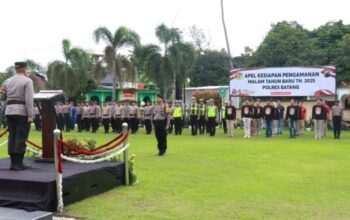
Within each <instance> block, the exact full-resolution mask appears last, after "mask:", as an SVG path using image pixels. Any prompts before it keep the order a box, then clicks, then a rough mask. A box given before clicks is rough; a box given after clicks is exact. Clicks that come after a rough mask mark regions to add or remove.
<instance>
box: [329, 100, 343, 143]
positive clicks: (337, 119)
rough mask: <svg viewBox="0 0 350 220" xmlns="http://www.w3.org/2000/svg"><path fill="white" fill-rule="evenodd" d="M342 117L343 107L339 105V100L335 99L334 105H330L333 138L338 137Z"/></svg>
mask: <svg viewBox="0 0 350 220" xmlns="http://www.w3.org/2000/svg"><path fill="white" fill-rule="evenodd" d="M342 118H343V108H342V107H341V106H340V105H339V101H336V102H335V104H334V106H333V107H332V121H333V133H334V139H340V131H341V121H342Z"/></svg>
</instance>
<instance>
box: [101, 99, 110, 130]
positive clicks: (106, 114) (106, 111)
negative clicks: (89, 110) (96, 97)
mask: <svg viewBox="0 0 350 220" xmlns="http://www.w3.org/2000/svg"><path fill="white" fill-rule="evenodd" d="M111 116H112V112H111V106H109V105H108V103H107V102H105V103H103V108H102V116H101V117H102V124H103V128H104V130H105V134H108V133H109V127H110V123H111Z"/></svg>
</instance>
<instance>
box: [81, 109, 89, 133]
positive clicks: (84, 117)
mask: <svg viewBox="0 0 350 220" xmlns="http://www.w3.org/2000/svg"><path fill="white" fill-rule="evenodd" d="M82 120H83V125H84V128H83V130H85V131H88V132H89V131H90V105H89V103H88V102H85V103H84V105H83V112H82Z"/></svg>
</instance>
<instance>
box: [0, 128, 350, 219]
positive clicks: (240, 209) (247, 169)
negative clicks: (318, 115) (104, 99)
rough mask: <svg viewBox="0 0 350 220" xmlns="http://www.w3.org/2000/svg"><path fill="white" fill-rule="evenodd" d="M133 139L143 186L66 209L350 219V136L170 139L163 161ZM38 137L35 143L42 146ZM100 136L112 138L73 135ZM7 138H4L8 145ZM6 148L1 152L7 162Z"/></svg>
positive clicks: (126, 215) (148, 143) (82, 213)
mask: <svg viewBox="0 0 350 220" xmlns="http://www.w3.org/2000/svg"><path fill="white" fill-rule="evenodd" d="M143 133H144V132H143V130H141V132H140V133H139V134H137V135H131V136H130V138H129V142H130V143H131V148H130V151H131V153H135V154H136V156H137V158H136V172H137V175H138V177H139V184H138V185H136V186H132V187H124V186H123V187H118V188H115V189H114V190H111V191H109V192H107V193H104V194H101V195H98V196H95V197H93V198H89V199H86V200H84V201H82V202H79V203H76V204H73V205H70V206H67V207H66V208H65V212H66V214H67V215H71V216H77V217H83V218H84V219H152V220H153V219H162V220H163V219H201V220H202V219H210V220H212V219H349V218H350V209H349V207H350V133H346V132H343V135H342V136H343V139H342V140H340V141H338V140H333V139H332V138H331V136H332V135H331V133H329V134H328V137H327V138H326V139H324V140H314V139H313V136H312V133H307V134H306V135H305V136H303V137H300V138H297V139H293V140H291V139H288V138H287V134H285V135H283V136H279V137H277V138H273V139H266V138H264V137H263V136H260V137H257V138H251V139H243V138H242V131H241V130H240V131H237V132H236V133H235V137H234V138H232V139H229V138H227V137H226V136H224V135H223V133H222V131H221V130H220V131H219V133H218V134H217V136H216V137H208V136H207V135H205V136H197V137H192V136H190V135H189V131H188V130H186V131H185V133H184V135H182V136H172V135H170V136H168V145H169V149H168V153H167V155H166V156H165V157H157V156H155V154H156V147H155V146H156V140H155V138H154V135H152V136H146V135H144V134H143ZM38 134H39V133H38V132H35V131H32V132H31V137H30V138H31V139H32V140H34V141H36V142H38V141H40V136H39V135H38ZM74 135H76V136H78V137H79V138H81V139H84V138H87V137H94V138H97V140H98V143H100V144H102V143H103V142H105V141H107V140H109V139H111V138H112V135H105V134H102V131H100V133H99V134H98V135H93V136H92V135H91V134H89V133H82V134H78V133H70V134H69V135H67V134H66V135H65V136H66V137H67V136H74ZM3 139H4V138H2V139H1V140H3ZM5 153H6V149H4V148H2V149H1V150H0V156H1V157H4V156H5V155H6V154H5Z"/></svg>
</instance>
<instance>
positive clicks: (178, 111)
mask: <svg viewBox="0 0 350 220" xmlns="http://www.w3.org/2000/svg"><path fill="white" fill-rule="evenodd" d="M173 116H174V126H175V135H181V134H182V125H183V117H184V110H183V107H182V106H181V101H179V100H177V101H175V107H174V113H173Z"/></svg>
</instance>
